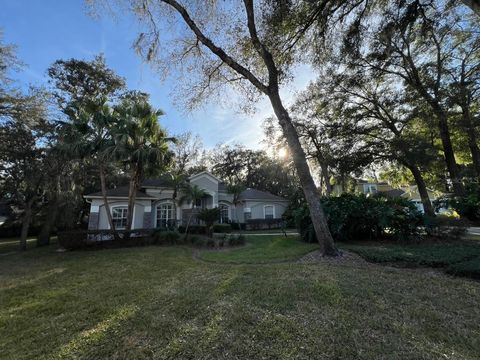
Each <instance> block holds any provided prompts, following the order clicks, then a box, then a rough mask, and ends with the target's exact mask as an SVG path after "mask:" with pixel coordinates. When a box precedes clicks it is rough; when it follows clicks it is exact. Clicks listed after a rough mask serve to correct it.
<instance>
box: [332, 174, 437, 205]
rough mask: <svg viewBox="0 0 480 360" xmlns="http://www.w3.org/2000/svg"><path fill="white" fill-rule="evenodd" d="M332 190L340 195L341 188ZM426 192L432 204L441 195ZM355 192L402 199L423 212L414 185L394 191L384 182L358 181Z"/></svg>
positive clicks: (394, 189)
mask: <svg viewBox="0 0 480 360" xmlns="http://www.w3.org/2000/svg"><path fill="white" fill-rule="evenodd" d="M334 190H335V193H337V194H340V193H342V189H341V187H338V188H336V189H334ZM427 191H428V196H429V198H430V201H432V202H433V201H435V200H437V199H438V198H439V197H441V196H442V195H443V194H442V193H440V192H437V191H432V190H429V189H427ZM355 192H357V193H362V194H366V195H368V194H376V193H382V194H384V195H387V196H389V197H402V198H405V199H408V200H410V201H412V202H413V203H414V204H415V206H416V207H417V209H418V210H419V211H421V212H422V213H423V212H424V210H423V204H422V199H421V198H420V194H419V193H418V189H417V186H416V185H411V186H404V187H400V188H398V189H396V188H393V187H392V186H390V185H389V184H388V183H386V182H370V181H367V180H362V179H358V180H357V181H356V184H355ZM444 211H446V209H440V210H438V213H443V212H444Z"/></svg>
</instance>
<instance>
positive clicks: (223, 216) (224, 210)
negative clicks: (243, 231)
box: [218, 204, 229, 224]
mask: <svg viewBox="0 0 480 360" xmlns="http://www.w3.org/2000/svg"><path fill="white" fill-rule="evenodd" d="M218 208H219V209H220V224H228V222H229V218H228V205H225V204H220V205H219V207H218Z"/></svg>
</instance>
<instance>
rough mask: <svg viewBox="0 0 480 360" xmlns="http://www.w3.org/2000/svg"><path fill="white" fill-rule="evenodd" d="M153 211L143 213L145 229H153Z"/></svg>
mask: <svg viewBox="0 0 480 360" xmlns="http://www.w3.org/2000/svg"><path fill="white" fill-rule="evenodd" d="M152 220H153V219H152V213H151V212H144V213H143V228H144V229H151V228H152V227H153V221H152Z"/></svg>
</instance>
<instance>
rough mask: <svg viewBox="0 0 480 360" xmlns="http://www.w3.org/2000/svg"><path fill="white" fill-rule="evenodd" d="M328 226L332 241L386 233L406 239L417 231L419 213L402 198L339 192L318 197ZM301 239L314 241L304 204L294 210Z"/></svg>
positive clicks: (306, 208)
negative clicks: (325, 196)
mask: <svg viewBox="0 0 480 360" xmlns="http://www.w3.org/2000/svg"><path fill="white" fill-rule="evenodd" d="M322 205H323V209H324V211H325V215H326V217H327V222H328V226H329V229H330V232H331V234H332V236H333V238H334V239H335V240H336V241H348V240H353V239H378V238H380V237H385V236H390V237H393V238H395V239H407V238H409V237H412V236H414V235H416V234H417V232H418V230H417V229H418V226H419V225H421V224H422V223H421V220H422V216H421V214H420V213H419V212H418V210H417V209H416V207H415V205H414V204H413V203H412V202H410V201H408V200H406V199H402V198H395V199H392V198H387V197H384V196H371V197H367V196H365V195H354V194H343V195H341V196H339V197H328V198H323V199H322ZM294 218H295V224H296V226H297V229H298V230H299V232H300V235H301V237H302V239H303V240H304V241H306V242H314V241H316V236H315V230H314V228H313V224H312V222H311V219H310V212H309V210H308V207H307V206H306V205H304V206H303V207H300V208H299V209H297V210H295V211H294Z"/></svg>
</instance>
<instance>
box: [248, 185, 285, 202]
mask: <svg viewBox="0 0 480 360" xmlns="http://www.w3.org/2000/svg"><path fill="white" fill-rule="evenodd" d="M239 200H273V201H288V200H287V199H285V198H282V197H280V196H277V195H273V194H270V193H269V192H266V191H260V190H255V189H250V188H248V189H246V190H244V191H242V193H241V194H240V196H239Z"/></svg>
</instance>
